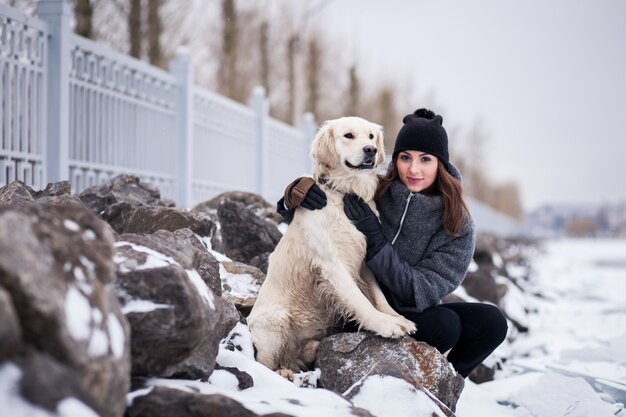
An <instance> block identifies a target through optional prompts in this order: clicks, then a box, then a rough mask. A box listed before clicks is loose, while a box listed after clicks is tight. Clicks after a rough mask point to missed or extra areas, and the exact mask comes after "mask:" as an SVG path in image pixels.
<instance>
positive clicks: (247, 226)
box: [217, 200, 282, 264]
mask: <svg viewBox="0 0 626 417" xmlns="http://www.w3.org/2000/svg"><path fill="white" fill-rule="evenodd" d="M217 215H218V218H219V222H220V227H221V233H222V243H223V248H224V253H225V254H226V255H227V256H228V257H229V258H231V259H233V260H235V261H239V262H243V263H246V264H247V263H249V262H250V261H251V260H252V259H253V258H254V257H256V256H259V255H262V254H264V253H269V252H272V251H273V250H274V249H275V248H276V245H277V244H278V241H279V240H280V239H281V237H282V233H280V231H279V230H278V228H277V227H276V225H275V224H273V223H271V222H268V221H267V220H264V219H262V218H260V217H258V216H257V215H256V214H255V213H254V212H253V211H252V210H251V209H249V208H247V207H246V206H244V205H243V204H242V203H239V202H236V201H231V200H225V201H223V202H222V203H221V204H220V205H219V206H218V208H217Z"/></svg>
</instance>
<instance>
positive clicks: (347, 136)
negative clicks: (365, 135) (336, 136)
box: [343, 133, 354, 139]
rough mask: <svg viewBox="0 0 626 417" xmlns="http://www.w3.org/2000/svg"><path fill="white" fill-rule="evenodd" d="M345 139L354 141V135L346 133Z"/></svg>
mask: <svg viewBox="0 0 626 417" xmlns="http://www.w3.org/2000/svg"><path fill="white" fill-rule="evenodd" d="M343 137H344V138H348V139H354V135H353V134H352V133H346V134H345V135H343Z"/></svg>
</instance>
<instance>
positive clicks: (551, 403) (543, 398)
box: [513, 373, 613, 417]
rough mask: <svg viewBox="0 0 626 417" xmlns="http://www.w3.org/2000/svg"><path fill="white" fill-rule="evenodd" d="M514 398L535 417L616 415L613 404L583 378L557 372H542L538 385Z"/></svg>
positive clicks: (531, 386)
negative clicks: (601, 398)
mask: <svg viewBox="0 0 626 417" xmlns="http://www.w3.org/2000/svg"><path fill="white" fill-rule="evenodd" d="M513 399H514V401H515V403H517V404H518V405H519V407H524V408H526V409H527V410H528V411H529V412H530V415H532V416H535V417H554V416H568V417H588V416H594V417H613V412H612V411H611V407H610V406H609V405H608V404H607V403H605V402H603V401H602V400H600V399H599V398H598V396H597V395H596V393H595V391H594V390H593V388H591V386H590V385H589V384H588V383H587V382H585V381H584V380H583V379H582V378H569V377H566V376H563V375H559V374H556V373H547V374H545V375H543V376H542V377H541V378H540V379H539V380H538V381H537V383H536V384H534V385H530V386H527V387H525V388H523V389H521V390H520V391H519V392H518V393H517V394H515V395H514V397H513Z"/></svg>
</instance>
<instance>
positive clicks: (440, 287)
mask: <svg viewBox="0 0 626 417" xmlns="http://www.w3.org/2000/svg"><path fill="white" fill-rule="evenodd" d="M455 173H456V174H457V175H458V171H457V172H455ZM455 173H453V174H455ZM376 206H377V208H378V212H379V216H380V220H381V226H382V229H383V233H384V234H385V236H386V237H387V240H388V242H387V244H386V245H385V246H384V247H383V248H382V249H381V250H380V251H379V252H378V253H377V254H375V255H374V256H373V257H372V258H371V259H370V260H369V261H367V265H368V266H369V267H370V269H371V270H372V272H373V273H374V275H375V276H376V279H377V280H378V282H379V283H380V284H381V287H382V289H383V291H384V292H385V293H386V295H387V298H388V299H389V302H390V304H391V305H392V306H393V307H394V308H395V309H396V310H397V311H399V312H402V311H414V312H421V311H423V310H425V309H427V308H428V307H431V306H434V305H436V304H439V303H440V302H441V299H442V298H444V297H445V296H446V295H448V294H450V293H451V292H452V291H454V290H455V289H456V288H457V287H458V286H459V285H460V284H461V281H462V280H463V278H464V277H465V274H466V272H467V268H468V267H469V264H470V262H471V260H472V257H473V255H474V244H475V240H476V233H475V228H474V222H473V221H472V219H471V217H470V216H469V215H468V216H467V217H466V220H465V224H464V225H463V227H462V228H461V231H460V235H459V236H450V235H448V234H447V233H446V232H445V230H444V228H443V202H442V199H441V196H439V195H430V196H429V195H424V194H420V193H412V192H411V191H409V189H408V188H406V186H404V184H402V183H401V182H400V181H396V182H394V183H393V184H392V185H391V187H390V188H389V190H388V191H387V192H386V193H385V195H383V196H382V197H381V198H380V199H379V200H378V201H376Z"/></svg>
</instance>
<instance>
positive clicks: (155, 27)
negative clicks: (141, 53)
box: [148, 0, 163, 66]
mask: <svg viewBox="0 0 626 417" xmlns="http://www.w3.org/2000/svg"><path fill="white" fill-rule="evenodd" d="M160 10H161V0H148V60H149V61H150V63H151V64H152V65H156V66H163V53H162V50H161V33H162V32H163V25H162V23H161V15H160Z"/></svg>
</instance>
